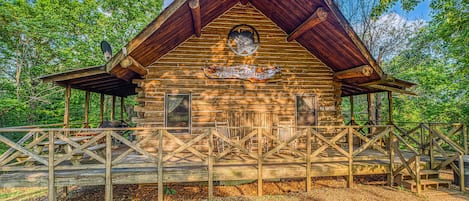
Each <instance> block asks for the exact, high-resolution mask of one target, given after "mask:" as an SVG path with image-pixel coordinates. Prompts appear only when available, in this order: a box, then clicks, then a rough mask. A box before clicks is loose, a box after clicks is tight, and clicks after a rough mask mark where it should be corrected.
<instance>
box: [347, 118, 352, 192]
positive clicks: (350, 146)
mask: <svg viewBox="0 0 469 201" xmlns="http://www.w3.org/2000/svg"><path fill="white" fill-rule="evenodd" d="M347 129H348V134H347V137H348V140H347V141H348V178H347V180H348V181H347V188H352V187H353V128H352V127H348V128H347Z"/></svg>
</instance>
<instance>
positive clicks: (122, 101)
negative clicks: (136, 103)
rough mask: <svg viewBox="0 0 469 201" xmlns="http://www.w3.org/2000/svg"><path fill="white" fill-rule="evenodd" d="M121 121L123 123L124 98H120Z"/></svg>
mask: <svg viewBox="0 0 469 201" xmlns="http://www.w3.org/2000/svg"><path fill="white" fill-rule="evenodd" d="M121 121H124V97H121Z"/></svg>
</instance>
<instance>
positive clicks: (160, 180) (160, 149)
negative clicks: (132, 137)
mask: <svg viewBox="0 0 469 201" xmlns="http://www.w3.org/2000/svg"><path fill="white" fill-rule="evenodd" d="M163 199H164V187H163V130H158V201H163Z"/></svg>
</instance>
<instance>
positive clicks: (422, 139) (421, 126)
mask: <svg viewBox="0 0 469 201" xmlns="http://www.w3.org/2000/svg"><path fill="white" fill-rule="evenodd" d="M419 127H420V146H421V147H420V150H421V151H420V153H422V154H425V144H426V142H425V133H424V131H423V125H422V123H420V124H419Z"/></svg>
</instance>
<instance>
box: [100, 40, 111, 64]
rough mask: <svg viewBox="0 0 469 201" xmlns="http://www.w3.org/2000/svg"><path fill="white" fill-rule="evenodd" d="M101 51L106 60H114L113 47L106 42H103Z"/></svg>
mask: <svg viewBox="0 0 469 201" xmlns="http://www.w3.org/2000/svg"><path fill="white" fill-rule="evenodd" d="M101 51H103V54H104V60H106V61H109V59H111V58H112V48H111V45H110V44H109V43H108V42H107V41H105V40H103V41H101Z"/></svg>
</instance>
